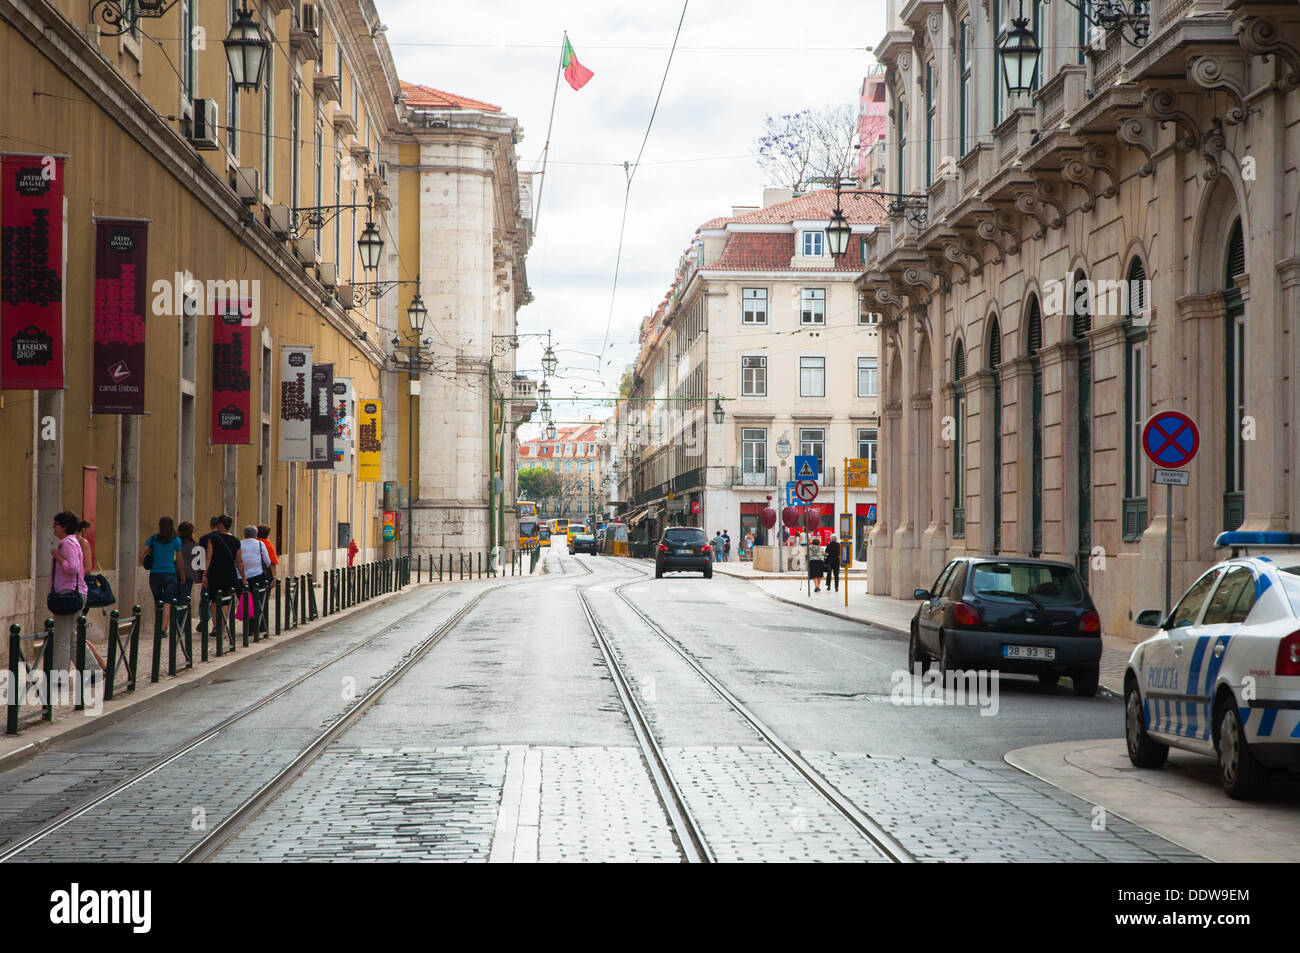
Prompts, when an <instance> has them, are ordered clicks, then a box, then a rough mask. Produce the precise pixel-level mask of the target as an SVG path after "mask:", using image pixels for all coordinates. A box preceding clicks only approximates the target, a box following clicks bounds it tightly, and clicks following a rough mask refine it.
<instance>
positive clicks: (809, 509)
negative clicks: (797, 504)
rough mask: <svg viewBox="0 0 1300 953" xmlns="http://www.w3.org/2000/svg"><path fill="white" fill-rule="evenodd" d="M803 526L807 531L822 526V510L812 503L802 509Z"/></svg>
mask: <svg viewBox="0 0 1300 953" xmlns="http://www.w3.org/2000/svg"><path fill="white" fill-rule="evenodd" d="M803 525H804V526H806V527H808V529H817V528H818V527H819V526H821V525H822V508H821V507H820V506H816V505H814V504H812V503H810V504H808V505H807V506H805V507H804V508H803Z"/></svg>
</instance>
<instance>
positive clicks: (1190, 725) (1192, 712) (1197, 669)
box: [1187, 635, 1210, 738]
mask: <svg viewBox="0 0 1300 953" xmlns="http://www.w3.org/2000/svg"><path fill="white" fill-rule="evenodd" d="M1209 644H1210V637H1209V636H1208V635H1202V636H1201V637H1200V638H1198V639H1197V640H1196V649H1195V650H1194V651H1193V652H1192V665H1191V667H1190V668H1189V669H1188V670H1187V691H1188V693H1189V694H1192V695H1199V694H1200V692H1198V691H1197V690H1196V686H1197V685H1198V684H1200V681H1201V665H1202V664H1203V663H1204V662H1205V649H1206V646H1208V645H1209ZM1187 707H1188V709H1189V711H1188V717H1187V733H1188V734H1189V735H1191V736H1192V737H1193V738H1195V737H1196V736H1197V734H1198V731H1197V728H1196V709H1197V708H1198V707H1199V706H1198V705H1197V704H1196V703H1195V702H1193V703H1191V704H1189V705H1188V706H1187Z"/></svg>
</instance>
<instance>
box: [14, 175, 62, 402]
mask: <svg viewBox="0 0 1300 953" xmlns="http://www.w3.org/2000/svg"><path fill="white" fill-rule="evenodd" d="M0 179H2V180H3V181H0V339H3V340H0V347H2V348H3V351H2V352H0V389H4V390H59V389H60V388H62V387H63V160H62V159H60V158H57V157H55V156H15V155H8V156H4V157H3V158H0Z"/></svg>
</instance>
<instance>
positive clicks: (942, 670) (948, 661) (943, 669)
mask: <svg viewBox="0 0 1300 953" xmlns="http://www.w3.org/2000/svg"><path fill="white" fill-rule="evenodd" d="M955 671H956V667H955V666H954V665H953V664H952V656H950V655H949V654H948V640H947V639H945V638H944V637H943V632H942V630H941V631H940V632H939V674H940V675H942V676H943V677H944V680H945V681H947V678H948V673H949V672H955Z"/></svg>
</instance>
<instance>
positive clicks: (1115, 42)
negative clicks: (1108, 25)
mask: <svg viewBox="0 0 1300 953" xmlns="http://www.w3.org/2000/svg"><path fill="white" fill-rule="evenodd" d="M1124 47H1125V42H1124V39H1123V38H1122V37H1121V36H1120V31H1119V30H1110V31H1108V32H1107V33H1106V35H1105V37H1104V38H1102V40H1101V42H1100V43H1098V44H1096V45H1090V46H1089V48H1088V73H1089V80H1090V81H1089V83H1088V89H1090V90H1091V91H1092V95H1093V96H1094V97H1096V96H1100V95H1101V94H1102V92H1104V91H1105V90H1106V89H1107V88H1109V87H1110V86H1113V85H1114V84H1115V83H1116V82H1122V81H1123V80H1122V79H1121V77H1120V67H1121V66H1122V65H1123V62H1124Z"/></svg>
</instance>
